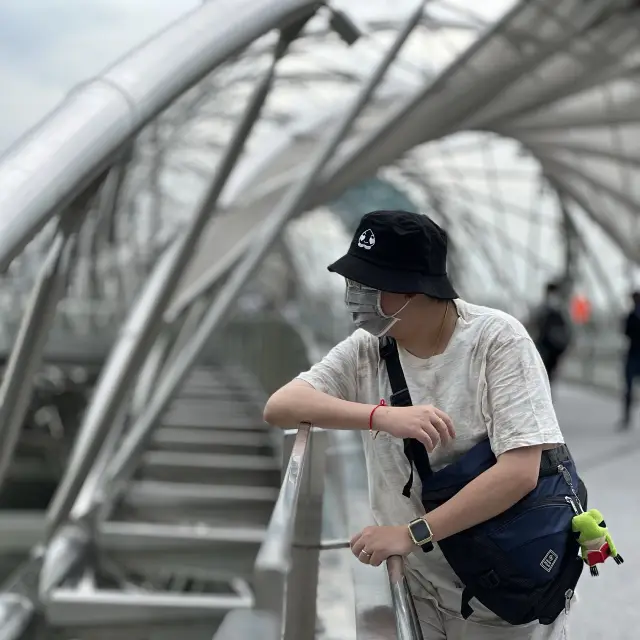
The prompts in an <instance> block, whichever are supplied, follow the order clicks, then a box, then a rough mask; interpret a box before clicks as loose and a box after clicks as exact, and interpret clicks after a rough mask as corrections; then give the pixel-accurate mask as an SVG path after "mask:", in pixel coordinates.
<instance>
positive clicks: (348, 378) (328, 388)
mask: <svg viewBox="0 0 640 640" xmlns="http://www.w3.org/2000/svg"><path fill="white" fill-rule="evenodd" d="M358 334H359V332H357V331H356V332H355V333H353V334H351V335H350V336H349V337H348V338H347V339H346V340H343V341H342V342H340V343H339V344H337V345H336V346H335V347H333V349H331V351H329V353H328V354H327V355H326V356H325V357H324V358H323V359H322V360H321V361H320V362H318V363H317V364H315V365H313V367H311V369H309V371H305V372H304V373H301V374H300V375H298V376H297V378H298V379H299V380H304V381H305V382H308V383H309V384H310V385H311V386H312V387H313V388H314V389H316V390H317V391H321V392H322V393H326V394H328V395H330V396H334V397H335V398H340V399H341V400H349V401H351V402H355V401H356V396H357V371H358V351H359V338H358Z"/></svg>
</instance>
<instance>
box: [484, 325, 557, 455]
mask: <svg viewBox="0 0 640 640" xmlns="http://www.w3.org/2000/svg"><path fill="white" fill-rule="evenodd" d="M485 378H486V384H485V386H484V393H483V399H482V410H483V414H484V418H485V421H486V425H487V430H488V432H489V438H490V441H491V446H492V449H493V452H494V454H495V455H496V456H499V455H501V454H503V453H505V452H506V451H509V450H511V449H517V448H519V447H530V446H535V445H543V444H562V443H564V438H563V436H562V432H561V431H560V427H559V425H558V419H557V417H556V413H555V410H554V408H553V402H552V399H551V390H550V387H549V379H548V377H547V373H546V371H545V368H544V364H543V363H542V359H541V358H540V355H539V354H538V351H537V349H536V347H535V345H534V344H533V342H532V340H531V339H530V338H529V337H528V336H524V335H519V334H514V333H512V334H511V335H508V336H500V337H499V338H497V339H496V340H495V341H493V343H492V345H491V347H490V348H489V351H488V353H487V360H486V370H485Z"/></svg>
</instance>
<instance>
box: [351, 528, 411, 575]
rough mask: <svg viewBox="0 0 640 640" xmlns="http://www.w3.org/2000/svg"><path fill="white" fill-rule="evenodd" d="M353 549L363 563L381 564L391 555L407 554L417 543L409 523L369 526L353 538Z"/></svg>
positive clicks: (373, 565) (375, 565)
mask: <svg viewBox="0 0 640 640" xmlns="http://www.w3.org/2000/svg"><path fill="white" fill-rule="evenodd" d="M350 544H351V551H352V553H353V555H354V556H355V557H356V558H358V560H360V562H362V563H363V564H370V565H371V566H372V567H378V566H380V565H381V564H382V563H383V562H384V561H385V560H386V559H387V558H388V557H389V556H406V555H408V554H409V553H411V552H412V551H413V550H414V548H415V545H414V544H413V541H412V540H411V536H410V535H409V528H408V527H407V525H400V526H396V527H367V528H366V529H363V530H362V531H361V532H360V533H356V535H355V536H353V537H352V538H351V542H350Z"/></svg>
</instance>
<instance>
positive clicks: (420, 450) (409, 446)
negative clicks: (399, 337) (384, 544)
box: [378, 336, 433, 498]
mask: <svg viewBox="0 0 640 640" xmlns="http://www.w3.org/2000/svg"><path fill="white" fill-rule="evenodd" d="M378 350H379V352H380V357H381V358H382V359H383V360H384V362H385V364H386V366H387V375H388V376H389V383H390V384H391V391H392V393H391V398H390V399H389V403H390V404H391V406H392V407H411V406H412V405H413V402H412V401H411V393H410V392H409V387H408V385H407V379H406V378H405V376H404V371H403V370H402V364H401V363H400V354H399V353H398V344H397V343H396V341H395V340H394V339H393V338H390V337H389V336H383V337H382V338H379V339H378ZM404 454H405V455H406V456H407V459H408V460H409V465H410V466H411V473H410V475H409V479H408V480H407V483H406V484H405V486H404V489H403V490H402V495H403V496H405V497H406V498H408V497H409V496H410V495H411V487H412V486H413V467H414V465H415V466H416V469H419V470H421V471H422V473H423V474H424V475H425V476H426V475H431V473H433V472H432V470H431V464H430V462H429V455H428V454H427V450H426V449H425V447H424V445H423V444H422V443H421V442H419V441H418V440H414V439H413V438H405V439H404Z"/></svg>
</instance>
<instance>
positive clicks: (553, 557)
mask: <svg viewBox="0 0 640 640" xmlns="http://www.w3.org/2000/svg"><path fill="white" fill-rule="evenodd" d="M557 561H558V554H557V553H556V552H555V551H554V550H553V549H549V551H547V554H546V555H545V557H544V558H542V562H541V563H540V566H541V567H542V568H543V569H544V570H545V571H546V572H547V573H551V570H552V569H553V567H554V566H555V564H556V562H557Z"/></svg>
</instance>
